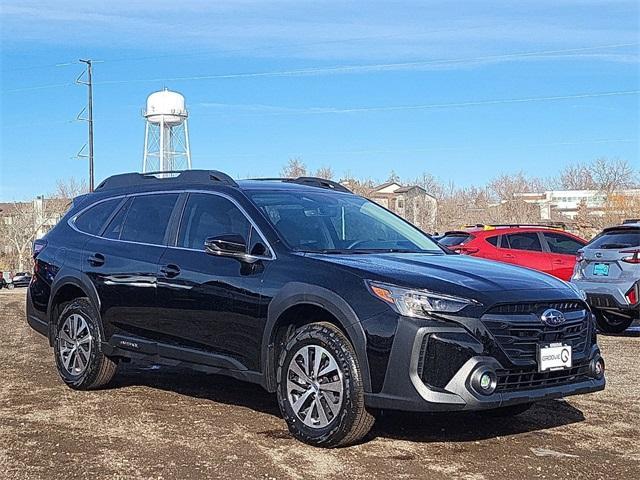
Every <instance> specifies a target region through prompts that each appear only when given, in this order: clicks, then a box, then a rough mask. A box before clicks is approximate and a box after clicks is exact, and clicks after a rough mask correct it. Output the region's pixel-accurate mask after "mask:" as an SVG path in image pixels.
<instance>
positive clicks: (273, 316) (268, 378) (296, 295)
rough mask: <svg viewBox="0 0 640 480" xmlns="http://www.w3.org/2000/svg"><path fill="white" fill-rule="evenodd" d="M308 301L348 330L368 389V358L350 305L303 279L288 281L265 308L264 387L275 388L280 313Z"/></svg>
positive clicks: (367, 390) (364, 383) (363, 334)
mask: <svg viewBox="0 0 640 480" xmlns="http://www.w3.org/2000/svg"><path fill="white" fill-rule="evenodd" d="M300 304H310V305H315V306H318V307H321V308H323V309H324V310H326V311H328V312H329V313H331V315H333V316H334V317H335V318H336V319H337V320H338V322H340V326H341V327H342V329H343V330H344V331H345V332H346V333H347V335H348V337H349V340H350V341H351V344H352V345H353V348H354V350H355V353H356V358H357V359H358V363H359V365H360V372H361V374H362V381H363V385H364V389H365V391H366V392H370V391H371V376H370V374H369V362H368V359H367V353H366V347H367V340H366V336H365V333H364V330H363V328H362V325H361V324H360V320H359V318H358V316H357V315H356V313H355V312H354V311H353V309H352V308H351V306H350V305H349V304H348V303H347V302H346V301H345V300H344V299H343V298H342V297H341V296H340V295H338V294H337V293H335V292H333V291H331V290H328V289H326V288H323V287H319V286H317V285H312V284H308V283H302V282H290V283H287V284H286V285H285V286H284V287H283V288H282V289H280V291H279V292H278V294H277V295H276V296H275V297H273V299H272V300H271V302H270V303H269V307H268V310H267V323H266V326H265V329H264V333H263V336H262V350H261V351H262V362H261V364H262V365H264V368H263V373H264V377H265V385H264V387H265V388H266V389H267V390H268V391H271V392H273V391H275V388H276V386H275V365H276V359H275V354H274V346H275V345H274V333H275V330H276V326H277V322H278V319H279V318H280V316H281V315H282V313H283V312H284V311H285V310H287V309H288V308H290V307H293V306H295V305H300Z"/></svg>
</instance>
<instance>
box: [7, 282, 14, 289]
mask: <svg viewBox="0 0 640 480" xmlns="http://www.w3.org/2000/svg"><path fill="white" fill-rule="evenodd" d="M14 288H16V286H15V285H14V284H13V283H8V284H7V290H13V289H14Z"/></svg>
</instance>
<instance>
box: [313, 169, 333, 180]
mask: <svg viewBox="0 0 640 480" xmlns="http://www.w3.org/2000/svg"><path fill="white" fill-rule="evenodd" d="M333 176H334V175H333V169H332V168H331V167H328V166H323V167H320V168H319V169H318V170H316V177H319V178H324V179H326V180H332V179H333Z"/></svg>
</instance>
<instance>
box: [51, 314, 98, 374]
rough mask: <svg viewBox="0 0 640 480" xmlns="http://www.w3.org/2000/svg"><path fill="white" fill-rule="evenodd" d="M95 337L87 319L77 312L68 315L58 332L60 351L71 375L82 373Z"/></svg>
mask: <svg viewBox="0 0 640 480" xmlns="http://www.w3.org/2000/svg"><path fill="white" fill-rule="evenodd" d="M92 340H93V337H92V336H91V332H90V330H89V325H88V324H87V321H86V320H85V319H84V318H83V317H82V315H79V314H77V313H74V314H72V315H70V316H69V317H67V319H66V320H65V321H64V323H63V324H62V328H61V329H60V333H59V334H58V353H59V355H60V360H61V361H62V365H63V366H64V368H65V370H66V371H67V372H68V373H70V374H71V375H75V376H78V375H82V374H83V373H84V371H85V370H86V369H87V365H88V364H89V358H90V357H91V344H92Z"/></svg>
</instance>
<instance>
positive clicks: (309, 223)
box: [250, 191, 443, 253]
mask: <svg viewBox="0 0 640 480" xmlns="http://www.w3.org/2000/svg"><path fill="white" fill-rule="evenodd" d="M250 196H251V199H252V200H253V202H254V203H255V204H256V205H257V206H258V207H259V208H260V209H261V210H262V211H263V212H264V214H265V215H266V216H267V218H268V219H269V220H270V221H271V223H272V224H273V225H274V226H275V228H276V230H277V231H278V233H279V234H280V235H281V236H282V238H283V239H284V240H285V241H286V242H287V244H288V245H289V246H290V247H291V248H293V249H294V250H298V251H304V252H322V253H368V252H381V251H383V252H424V253H443V251H442V249H441V248H440V247H438V245H437V244H436V243H435V242H434V241H433V240H431V239H430V238H429V237H428V236H427V235H425V234H424V233H423V232H421V231H420V230H418V229H417V228H416V227H414V226H412V225H411V224H409V223H407V222H405V221H404V220H402V219H401V218H399V217H396V216H395V215H393V214H392V213H390V212H388V211H387V210H385V209H384V208H382V207H380V206H379V205H377V204H375V203H373V202H370V201H368V200H365V199H363V198H360V197H356V196H353V195H336V194H334V193H331V194H329V193H322V192H318V193H316V192H313V193H303V194H300V193H297V192H296V193H288V192H281V191H278V192H263V191H259V192H253V193H251V194H250Z"/></svg>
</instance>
